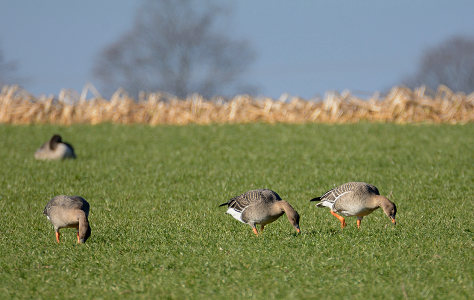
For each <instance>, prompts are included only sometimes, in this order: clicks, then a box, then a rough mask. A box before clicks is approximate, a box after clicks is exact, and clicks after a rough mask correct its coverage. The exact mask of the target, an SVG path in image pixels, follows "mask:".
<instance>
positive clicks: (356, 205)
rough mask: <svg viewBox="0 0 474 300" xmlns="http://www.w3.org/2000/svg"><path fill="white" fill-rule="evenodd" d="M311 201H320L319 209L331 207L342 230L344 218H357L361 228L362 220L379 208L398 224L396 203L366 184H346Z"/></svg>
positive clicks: (344, 223)
mask: <svg viewBox="0 0 474 300" xmlns="http://www.w3.org/2000/svg"><path fill="white" fill-rule="evenodd" d="M310 201H320V203H318V204H316V206H318V207H324V206H326V207H329V208H330V209H331V214H332V215H334V216H335V217H336V218H337V219H338V220H339V221H340V222H341V227H342V228H344V227H345V226H346V222H345V219H344V217H343V216H346V217H350V216H357V227H358V228H360V224H361V222H362V219H363V218H364V217H365V216H367V215H368V214H370V213H372V212H373V211H374V210H376V209H377V208H379V207H381V208H382V210H383V211H384V213H385V214H386V215H387V216H388V217H389V218H390V219H391V220H392V223H393V224H396V222H395V215H396V213H397V207H396V206H395V203H393V202H391V201H390V200H388V199H387V198H386V197H384V196H381V195H380V193H379V190H378V189H377V188H376V187H375V186H373V185H371V184H368V183H365V182H348V183H344V184H343V185H340V186H338V187H336V188H333V189H332V190H329V191H327V192H326V193H325V194H324V195H322V196H321V197H316V198H314V199H311V200H310ZM341 215H342V216H341Z"/></svg>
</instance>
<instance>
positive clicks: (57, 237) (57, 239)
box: [56, 231, 60, 244]
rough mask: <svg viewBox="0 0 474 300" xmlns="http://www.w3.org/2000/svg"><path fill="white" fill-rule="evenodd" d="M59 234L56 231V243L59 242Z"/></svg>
mask: <svg viewBox="0 0 474 300" xmlns="http://www.w3.org/2000/svg"><path fill="white" fill-rule="evenodd" d="M59 236H60V235H59V231H56V241H57V242H58V244H59Z"/></svg>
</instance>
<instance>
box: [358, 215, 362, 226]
mask: <svg viewBox="0 0 474 300" xmlns="http://www.w3.org/2000/svg"><path fill="white" fill-rule="evenodd" d="M360 223H362V218H359V217H357V228H360Z"/></svg>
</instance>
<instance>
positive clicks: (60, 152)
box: [35, 134, 76, 160]
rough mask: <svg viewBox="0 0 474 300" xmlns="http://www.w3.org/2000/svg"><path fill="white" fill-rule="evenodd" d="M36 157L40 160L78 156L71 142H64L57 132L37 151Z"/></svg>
mask: <svg viewBox="0 0 474 300" xmlns="http://www.w3.org/2000/svg"><path fill="white" fill-rule="evenodd" d="M35 158H36V159H40V160H59V159H66V158H76V154H75V153H74V148H73V147H72V145H71V144H68V143H66V142H63V140H62V138H61V136H60V135H59V134H55V135H53V136H52V137H51V139H50V140H49V141H47V142H46V143H44V144H43V145H42V146H41V147H40V148H39V149H38V150H36V152H35Z"/></svg>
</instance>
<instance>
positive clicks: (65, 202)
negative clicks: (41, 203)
mask: <svg viewBox="0 0 474 300" xmlns="http://www.w3.org/2000/svg"><path fill="white" fill-rule="evenodd" d="M89 207H90V206H89V203H88V202H87V201H86V200H85V199H84V198H82V197H79V196H64V195H60V196H56V197H54V198H53V199H51V201H49V202H48V204H47V205H46V207H45V208H44V211H43V214H44V215H46V217H47V218H48V220H50V221H51V223H52V224H53V227H54V231H55V232H56V241H57V242H58V243H59V237H60V234H59V229H61V228H66V227H73V228H77V242H78V243H85V242H86V240H87V239H88V238H89V237H90V235H91V228H90V226H89V220H88V219H87V218H88V216H89Z"/></svg>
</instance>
